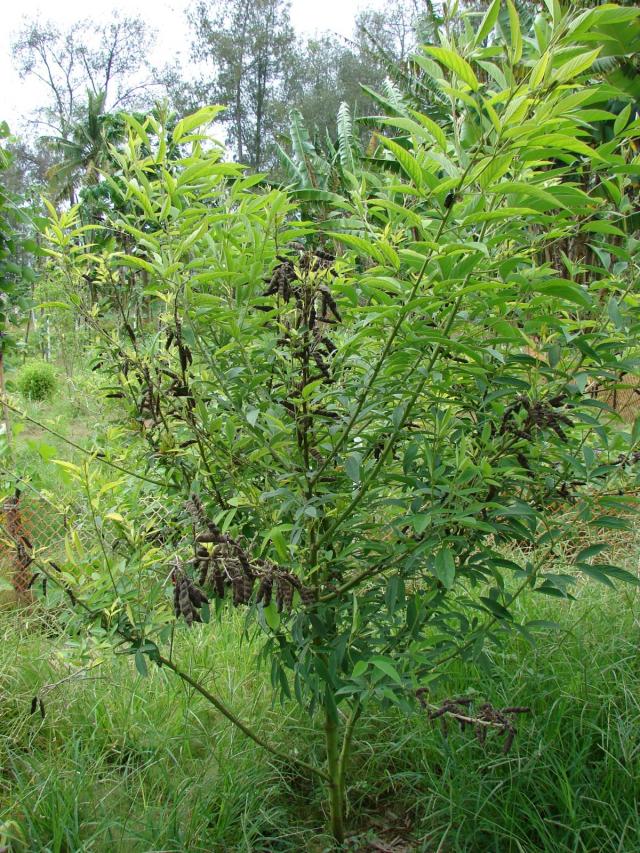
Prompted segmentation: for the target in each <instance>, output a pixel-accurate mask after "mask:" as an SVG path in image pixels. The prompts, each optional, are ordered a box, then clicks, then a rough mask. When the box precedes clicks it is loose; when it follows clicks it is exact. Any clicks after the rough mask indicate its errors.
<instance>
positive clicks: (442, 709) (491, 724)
mask: <svg viewBox="0 0 640 853" xmlns="http://www.w3.org/2000/svg"><path fill="white" fill-rule="evenodd" d="M428 692H429V691H428V688H426V687H421V688H420V689H419V690H416V698H417V700H418V702H420V704H421V705H422V707H423V708H425V710H427V711H428V712H429V719H430V720H438V719H439V720H440V723H441V726H442V733H443V735H444V736H445V737H446V736H447V734H448V725H447V717H453V719H455V720H457V721H458V723H459V725H460V729H461V731H465V729H466V728H467V727H468V726H471V727H472V728H473V729H474V731H475V734H476V737H477V739H478V742H479V743H481V744H484V743H485V742H486V739H487V731H488V730H489V729H496V730H497V731H498V733H499V734H501V735H504V743H503V745H502V752H503V754H504V755H507V754H508V753H509V752H510V750H511V747H512V746H513V741H514V738H515V736H516V734H517V729H516V727H515V725H514V717H515V716H516V715H518V714H530V713H531V708H524V707H520V706H513V707H509V708H502V709H501V710H499V709H498V708H494V707H493V705H492V704H491V703H490V702H484V703H483V704H482V705H480V707H479V709H478V711H477V713H475V714H474V713H472V711H471V706H472V704H473V699H471V698H470V697H468V696H462V697H458V698H456V699H445V700H444V702H442V703H441V704H440V705H439V706H438V705H431V704H429V702H427V700H426V696H427V694H428Z"/></svg>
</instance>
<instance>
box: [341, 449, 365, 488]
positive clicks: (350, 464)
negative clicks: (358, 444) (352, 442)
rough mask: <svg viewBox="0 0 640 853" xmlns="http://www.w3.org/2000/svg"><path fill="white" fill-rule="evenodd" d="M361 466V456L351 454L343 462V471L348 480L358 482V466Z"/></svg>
mask: <svg viewBox="0 0 640 853" xmlns="http://www.w3.org/2000/svg"><path fill="white" fill-rule="evenodd" d="M361 464H362V454H360V453H351V454H349V456H347V458H346V459H345V462H344V470H345V473H346V475H347V477H349V479H350V480H353V482H354V483H359V482H360V465H361Z"/></svg>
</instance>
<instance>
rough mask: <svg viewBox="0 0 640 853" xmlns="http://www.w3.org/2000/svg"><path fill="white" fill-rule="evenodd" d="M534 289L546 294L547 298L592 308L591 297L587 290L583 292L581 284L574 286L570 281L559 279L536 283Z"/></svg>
mask: <svg viewBox="0 0 640 853" xmlns="http://www.w3.org/2000/svg"><path fill="white" fill-rule="evenodd" d="M533 289H534V290H535V291H537V292H538V293H544V294H545V295H546V296H554V297H557V298H558V299H566V301H567V302H572V303H573V304H574V305H580V306H581V307H582V308H590V307H591V304H592V303H591V297H590V296H589V294H588V293H587V292H586V290H583V289H582V287H580V285H579V284H572V283H571V282H568V281H566V282H565V281H562V280H560V279H557V280H555V281H548V282H543V283H540V284H537V283H534V285H533Z"/></svg>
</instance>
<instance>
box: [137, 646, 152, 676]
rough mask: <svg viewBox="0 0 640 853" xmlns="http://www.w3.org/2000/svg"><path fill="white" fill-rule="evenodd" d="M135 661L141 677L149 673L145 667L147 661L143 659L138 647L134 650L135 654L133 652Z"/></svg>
mask: <svg viewBox="0 0 640 853" xmlns="http://www.w3.org/2000/svg"><path fill="white" fill-rule="evenodd" d="M135 661H136V669H137V670H138V672H139V673H140V675H141V676H142V677H143V678H144V677H145V676H147V675H149V670H148V669H147V662H146V660H145V659H144V655H143V654H142V652H141V651H140V649H138V650H137V651H136V654H135Z"/></svg>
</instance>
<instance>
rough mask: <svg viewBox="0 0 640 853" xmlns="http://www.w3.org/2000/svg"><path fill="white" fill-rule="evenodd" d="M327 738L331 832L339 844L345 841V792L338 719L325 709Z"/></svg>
mask: <svg viewBox="0 0 640 853" xmlns="http://www.w3.org/2000/svg"><path fill="white" fill-rule="evenodd" d="M324 731H325V739H326V744H327V770H328V775H329V809H330V818H331V833H332V835H333V837H334V839H335V841H336V842H337V843H338V844H342V843H343V841H344V793H343V786H342V784H341V782H342V779H341V773H340V747H339V745H338V721H337V719H336V716H335V713H334V714H332V713H331V711H330V710H329V709H328V708H327V709H326V711H325V725H324Z"/></svg>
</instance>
